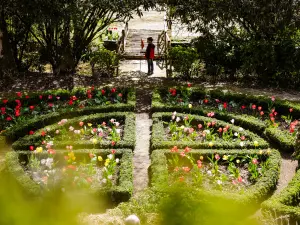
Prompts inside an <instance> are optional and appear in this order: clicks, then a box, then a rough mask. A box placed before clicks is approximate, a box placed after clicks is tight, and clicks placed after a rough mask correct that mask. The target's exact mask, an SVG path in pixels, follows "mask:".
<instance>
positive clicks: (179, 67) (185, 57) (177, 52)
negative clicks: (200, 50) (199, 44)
mask: <svg viewBox="0 0 300 225" xmlns="http://www.w3.org/2000/svg"><path fill="white" fill-rule="evenodd" d="M169 57H170V59H171V61H172V66H173V67H174V71H175V72H178V73H179V74H180V75H181V76H183V77H185V78H190V77H191V71H192V65H193V63H194V62H196V60H197V58H198V55H197V52H196V50H195V49H194V48H191V47H188V48H185V47H182V46H178V47H173V48H171V50H170V51H169Z"/></svg>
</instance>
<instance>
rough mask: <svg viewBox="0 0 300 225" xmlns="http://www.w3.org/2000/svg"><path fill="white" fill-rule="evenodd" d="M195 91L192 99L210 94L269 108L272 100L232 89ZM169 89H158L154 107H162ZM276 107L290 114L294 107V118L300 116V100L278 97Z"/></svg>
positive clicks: (154, 97) (280, 112) (217, 97)
mask: <svg viewBox="0 0 300 225" xmlns="http://www.w3.org/2000/svg"><path fill="white" fill-rule="evenodd" d="M192 90H193V93H192V95H191V99H192V100H199V99H204V98H205V96H207V95H209V96H210V97H211V98H213V99H219V100H221V101H226V102H230V101H235V102H239V103H241V104H247V105H249V104H250V103H253V104H256V105H260V106H262V107H263V108H268V102H270V97H271V96H270V97H266V96H265V95H250V94H245V93H238V92H232V91H227V90H226V91H224V89H212V90H208V89H205V88H202V89H199V88H192ZM167 92H168V89H160V90H156V91H155V93H154V95H153V100H154V104H153V103H152V107H153V108H155V107H160V106H161V104H159V102H160V103H163V102H164V101H163V100H162V98H161V95H165V94H167ZM274 107H275V108H276V111H277V112H278V113H279V114H281V115H285V114H289V113H290V112H289V109H290V108H293V109H294V110H293V112H292V113H291V114H292V116H293V117H294V118H300V103H299V102H293V101H287V100H281V99H276V101H275V103H274Z"/></svg>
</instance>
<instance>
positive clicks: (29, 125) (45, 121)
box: [1, 89, 136, 141]
mask: <svg viewBox="0 0 300 225" xmlns="http://www.w3.org/2000/svg"><path fill="white" fill-rule="evenodd" d="M83 90H85V89H75V90H73V91H72V92H69V91H67V90H57V91H46V92H43V93H44V94H47V95H48V94H53V95H60V96H63V94H64V93H65V95H68V96H69V95H71V94H70V93H72V94H75V93H78V91H79V92H80V93H81V92H83ZM84 94H85V95H86V92H84ZM77 96H78V95H77ZM32 98H33V99H38V93H36V94H35V95H33V96H32ZM135 105H136V93H135V89H128V92H127V103H118V104H111V105H100V106H88V107H85V108H83V109H76V110H68V109H61V110H58V111H56V112H52V113H48V114H45V115H40V116H36V117H35V118H32V119H28V120H24V121H22V123H18V124H15V125H14V126H12V127H11V128H9V129H7V130H6V131H5V132H3V133H1V135H3V136H5V137H7V138H8V139H9V140H11V141H15V140H17V139H18V138H20V137H23V136H25V135H26V134H28V132H29V131H30V130H36V129H40V128H42V127H44V126H47V125H50V124H53V123H56V122H58V121H60V120H61V119H69V118H72V117H78V116H83V115H89V114H95V113H108V112H127V111H128V112H133V111H134V110H135Z"/></svg>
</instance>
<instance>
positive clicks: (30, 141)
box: [12, 112, 135, 151]
mask: <svg viewBox="0 0 300 225" xmlns="http://www.w3.org/2000/svg"><path fill="white" fill-rule="evenodd" d="M112 118H114V119H116V120H123V121H124V122H125V127H124V134H123V137H122V138H121V141H119V142H117V143H116V145H114V146H113V148H130V149H133V148H134V146H135V114H134V113H124V112H115V113H106V114H104V113H98V114H92V115H87V116H81V117H75V118H72V119H70V120H68V122H67V123H66V124H65V125H64V126H70V125H74V124H78V122H79V121H83V122H96V123H97V122H98V123H99V122H103V120H110V119H112ZM99 120H100V121H99ZM59 128H60V125H58V124H56V123H55V124H52V125H49V126H46V127H44V128H42V129H40V130H38V131H36V132H35V133H34V134H33V135H26V136H25V137H23V138H20V139H19V140H17V141H16V142H14V143H13V144H12V148H13V149H14V150H17V151H22V150H28V149H29V146H35V147H38V146H40V145H41V138H42V136H41V132H42V131H43V130H47V133H48V134H54V133H55V131H56V130H57V129H59ZM67 145H72V146H73V147H74V149H82V148H94V147H97V148H110V147H112V146H111V142H110V141H102V142H101V143H98V144H96V145H95V146H94V144H93V143H92V142H91V141H89V140H73V141H66V142H63V141H60V142H56V143H55V148H56V149H57V150H59V149H65V147H66V146H67Z"/></svg>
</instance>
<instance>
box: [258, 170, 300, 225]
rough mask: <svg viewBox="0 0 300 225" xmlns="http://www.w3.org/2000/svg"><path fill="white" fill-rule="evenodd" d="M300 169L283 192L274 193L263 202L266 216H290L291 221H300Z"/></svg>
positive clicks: (263, 210)
mask: <svg viewBox="0 0 300 225" xmlns="http://www.w3.org/2000/svg"><path fill="white" fill-rule="evenodd" d="M299 199H300V170H298V171H297V173H296V175H295V176H294V178H293V179H292V180H291V181H290V183H289V184H288V186H287V187H286V188H284V189H283V190H282V191H281V192H279V193H277V194H275V195H273V196H272V197H271V198H270V199H268V200H267V201H265V202H263V203H262V212H263V214H264V215H265V216H267V217H268V216H270V215H272V216H274V217H277V218H278V217H280V216H284V215H288V216H289V220H290V222H292V221H297V222H298V223H299V222H300V206H299Z"/></svg>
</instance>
